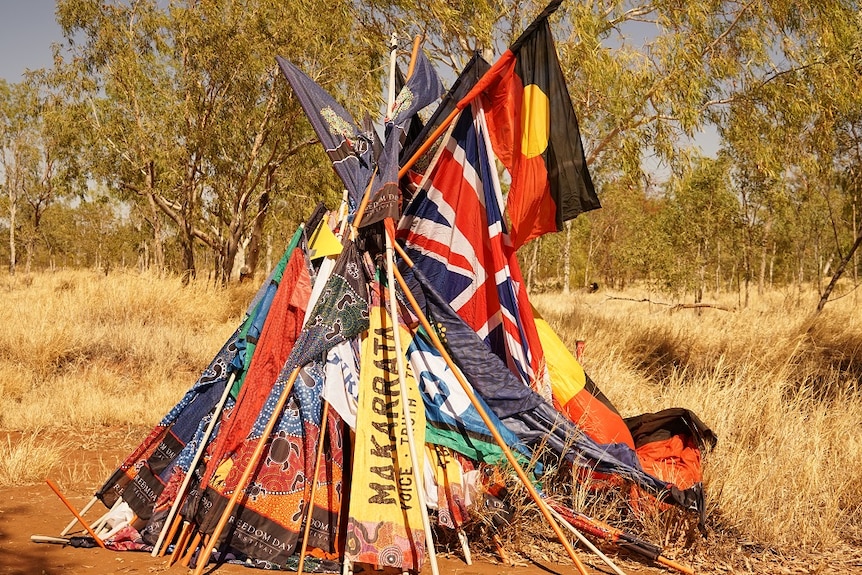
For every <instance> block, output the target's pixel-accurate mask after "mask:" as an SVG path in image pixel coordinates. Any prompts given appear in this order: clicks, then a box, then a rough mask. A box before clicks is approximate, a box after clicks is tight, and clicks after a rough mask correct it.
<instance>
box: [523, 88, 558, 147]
mask: <svg viewBox="0 0 862 575" xmlns="http://www.w3.org/2000/svg"><path fill="white" fill-rule="evenodd" d="M548 108H549V102H548V96H547V94H545V93H544V92H542V90H541V88H539V87H538V86H537V85H535V84H530V85H529V86H524V99H523V101H522V102H521V153H522V154H524V155H525V156H527V157H528V158H534V157H536V156H538V155H540V154H542V153H543V152H544V151H545V148H547V147H548V133H549V132H550V129H551V116H550V114H549V111H548Z"/></svg>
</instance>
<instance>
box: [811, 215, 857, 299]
mask: <svg viewBox="0 0 862 575" xmlns="http://www.w3.org/2000/svg"><path fill="white" fill-rule="evenodd" d="M860 245H862V229H857V230H856V241H855V242H853V247H852V248H850V251H849V252H848V253H847V255H845V256H844V258H843V259H842V260H841V263H840V264H839V265H838V269H836V270H835V273H834V274H833V275H832V279H831V280H830V281H829V285H827V286H826V289H824V290H823V295H821V296H820V301H819V302H817V309H816V310H815V311H814V315H815V316H817V315H818V314H820V312H821V311H823V308H824V306H825V305H826V302H828V301H829V295H830V294H831V293H832V290H833V289H835V284H837V283H838V280H839V279H841V275H842V274H843V273H844V270H845V268H846V267H847V264H848V263H849V262H850V260H851V259H852V258H853V254H855V253H856V250H858V249H859V246H860Z"/></svg>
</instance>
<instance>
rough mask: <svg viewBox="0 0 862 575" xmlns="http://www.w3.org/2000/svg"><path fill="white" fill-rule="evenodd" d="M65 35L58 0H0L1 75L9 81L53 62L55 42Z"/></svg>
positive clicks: (17, 80)
mask: <svg viewBox="0 0 862 575" xmlns="http://www.w3.org/2000/svg"><path fill="white" fill-rule="evenodd" d="M62 39H63V35H62V32H61V31H60V27H59V26H58V25H57V22H56V20H55V19H54V0H0V77H2V78H3V79H5V80H6V81H8V82H10V83H13V82H20V81H21V80H22V79H23V74H24V71H25V70H27V69H31V70H36V69H38V68H47V67H49V66H51V63H52V62H51V43H53V42H59V41H60V40H62Z"/></svg>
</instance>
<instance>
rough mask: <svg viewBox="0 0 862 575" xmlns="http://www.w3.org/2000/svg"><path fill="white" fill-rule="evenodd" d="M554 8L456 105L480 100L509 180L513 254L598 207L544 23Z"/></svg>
mask: <svg viewBox="0 0 862 575" xmlns="http://www.w3.org/2000/svg"><path fill="white" fill-rule="evenodd" d="M558 5H559V2H555V3H552V4H551V5H550V6H548V8H546V9H545V11H544V12H543V13H542V15H540V16H539V18H538V19H537V20H536V21H535V22H534V23H533V24H531V25H530V27H529V28H527V30H526V31H525V32H524V34H522V35H521V37H520V38H518V40H517V41H516V42H515V43H514V44H513V45H512V47H511V48H509V50H507V51H506V52H505V53H504V54H503V55H502V56H501V57H500V59H499V60H498V61H497V63H496V64H494V66H492V67H491V69H490V70H489V71H488V73H487V74H486V75H485V77H484V78H483V79H482V80H481V81H480V82H479V83H478V84H477V85H476V87H475V88H474V89H473V90H472V91H471V92H470V93H469V94H468V95H467V96H466V97H465V98H464V100H462V102H461V103H464V102H468V101H470V100H472V99H473V98H475V97H477V96H479V97H481V98H482V101H483V106H484V108H485V110H486V112H485V113H486V118H487V122H488V128H489V132H490V136H491V142H492V145H493V147H494V152H495V153H496V155H497V157H498V158H499V159H500V161H501V162H502V163H503V165H505V166H506V169H508V170H509V173H510V174H511V176H512V185H511V188H510V189H509V198H508V203H507V212H508V214H509V220H510V222H511V231H510V234H511V237H512V243H513V244H514V247H515V249H517V248H518V247H520V246H522V245H523V244H524V243H526V242H527V241H529V240H530V239H532V238H535V237H538V236H540V235H542V234H545V233H548V232H555V231H560V230H561V229H562V227H563V223H564V222H566V221H567V220H570V219H572V218H574V217H576V216H578V215H579V214H581V213H583V212H586V211H589V210H594V209H596V208H600V207H601V204H600V203H599V199H598V196H596V192H595V188H594V186H593V182H592V179H591V178H590V174H589V170H588V169H587V164H586V157H585V155H584V147H583V144H582V143H581V136H580V130H579V128H578V120H577V117H576V116H575V111H574V108H573V107H572V101H571V98H570V97H569V92H568V88H567V87H566V81H565V78H564V77H563V72H562V69H561V68H560V63H559V60H558V59H557V51H556V48H555V46H554V40H553V37H552V36H551V30H550V27H549V25H548V16H549V15H550V14H551V13H552V12H553V11H554V10H555V9H556V8H557V6H558ZM461 103H459V107H462V106H461V105H460V104H461Z"/></svg>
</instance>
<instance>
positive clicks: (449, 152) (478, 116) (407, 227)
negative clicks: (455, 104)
mask: <svg viewBox="0 0 862 575" xmlns="http://www.w3.org/2000/svg"><path fill="white" fill-rule="evenodd" d="M455 122H456V123H455V127H454V129H453V131H452V133H451V135H450V137H449V138H448V140H447V141H446V142H445V143H444V146H445V147H444V149H443V150H442V151H441V152H440V154H439V157H438V159H437V161H436V163H435V164H433V165H432V166H431V167H429V169H428V171H427V174H426V177H425V178H424V179H423V181H422V182H421V183H420V190H419V191H418V192H417V193H416V194H415V196H414V197H413V199H412V201H411V202H410V204H409V205H408V207H407V208H406V209H405V210H404V215H403V216H402V218H401V221H400V223H399V232H398V237H399V239H400V240H401V241H402V242H403V243H404V246H405V248H406V251H407V253H408V255H409V256H410V258H411V259H413V261H414V263H415V265H416V267H418V268H419V269H420V270H422V272H423V273H424V274H425V276H426V277H427V278H428V279H429V281H430V282H431V284H432V285H434V286H435V288H436V289H437V290H439V291H440V293H441V294H442V296H443V297H444V298H445V299H446V301H447V303H449V304H450V305H451V306H452V307H453V308H454V309H455V311H456V312H457V313H458V315H460V316H461V317H462V318H463V319H464V321H466V323H467V324H468V325H469V326H470V327H471V328H473V329H474V330H475V331H476V333H477V334H479V336H480V337H481V338H482V339H483V340H484V341H485V343H486V344H487V345H488V346H489V347H490V348H491V349H492V350H493V352H494V353H495V354H496V355H497V356H499V357H500V358H501V359H502V360H503V361H504V362H505V363H506V364H507V365H508V367H509V369H510V370H511V371H512V372H513V373H515V374H516V375H517V376H518V377H519V378H520V379H521V380H522V382H523V383H531V382H533V381H535V379H536V378H537V372H538V371H539V365H540V358H541V346H540V344H539V343H538V336H537V335H536V332H535V322H534V321H533V317H532V310H531V308H530V304H529V301H528V300H527V295H526V288H525V285H524V282H523V280H522V278H521V274H520V269H519V266H518V262H517V259H516V257H515V250H514V249H513V248H512V244H511V242H510V241H509V237H508V234H507V230H506V224H505V222H504V220H503V216H502V209H501V207H500V206H501V205H502V201H503V200H502V193H501V189H500V182H499V178H498V175H497V171H496V168H495V167H494V162H493V156H492V155H491V154H490V145H489V141H488V137H487V127H486V126H485V123H484V115H483V114H482V110H481V107H480V106H479V104H478V103H475V104H473V106H472V108H468V109H466V110H465V111H464V112H462V113H461V116H460V117H459V118H458V119H457V120H456V121H455Z"/></svg>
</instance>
